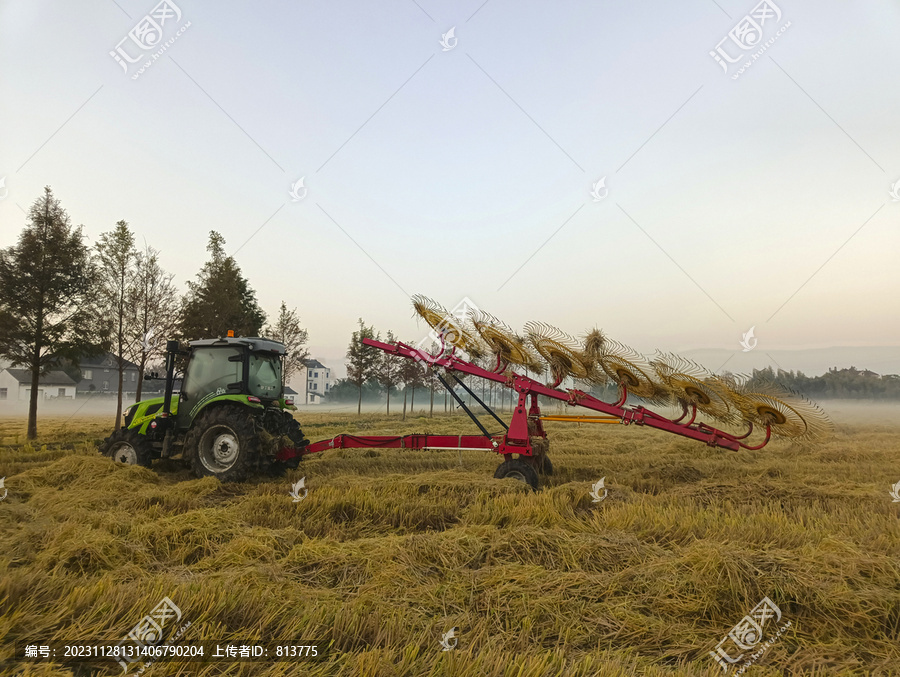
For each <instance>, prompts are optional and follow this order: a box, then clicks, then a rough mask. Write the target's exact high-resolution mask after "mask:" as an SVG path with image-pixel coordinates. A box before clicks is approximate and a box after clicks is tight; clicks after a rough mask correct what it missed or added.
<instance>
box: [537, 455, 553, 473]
mask: <svg viewBox="0 0 900 677" xmlns="http://www.w3.org/2000/svg"><path fill="white" fill-rule="evenodd" d="M534 464H535V466H536V467H537V471H538V472H539V473H540V474H541V475H552V474H553V464H552V463H551V462H550V458H549V457H547V456H538V457H537V458H536V459H535V463H534Z"/></svg>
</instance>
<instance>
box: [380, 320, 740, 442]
mask: <svg viewBox="0 0 900 677" xmlns="http://www.w3.org/2000/svg"><path fill="white" fill-rule="evenodd" d="M363 343H365V344H366V345H369V346H372V347H373V348H378V349H379V350H383V351H384V352H386V353H392V354H395V355H399V356H401V357H406V358H409V359H416V360H420V361H427V362H429V363H430V364H432V365H433V366H438V367H443V368H445V369H449V370H455V371H459V372H462V373H464V374H472V375H473V376H478V377H479V378H486V379H488V380H490V381H495V382H497V383H502V384H503V385H505V386H506V387H508V388H509V387H512V388H514V389H515V390H516V392H518V393H519V402H518V405H517V406H516V409H515V411H514V412H513V419H512V422H511V423H510V427H509V432H508V433H507V435H506V440H505V444H502V445H500V448H499V449H498V451H499V452H500V453H504V454H506V453H520V454H521V453H524V454H525V455H530V453H531V449H530V444H529V443H528V427H527V414H526V413H525V402H526V397H527V395H532V396H536V395H543V396H544V397H548V398H550V399H554V400H559V401H561V402H565V403H567V404H569V405H571V406H579V407H585V408H586V409H591V410H593V411H599V412H602V413H604V414H609V415H612V416H617V417H619V418H621V419H622V423H624V424H625V425H629V424H636V425H646V426H649V427H651V428H656V429H657V430H665V431H666V432H671V433H675V434H676V435H681V436H682V437H688V438H691V439H695V440H698V441H700V442H705V443H706V444H707V445H709V446H711V447H722V448H725V449H731V450H732V451H738V450H739V449H740V448H741V447H746V445H744V444H741V443H740V442H739V441H738V440H737V439H735V438H734V436H732V435H729V434H728V433H726V432H723V431H721V430H717V429H715V428H711V427H709V426H705V425H704V426H702V427H701V425H700V424H694V423H691V424H679V423H675V422H673V421H671V420H669V419H667V418H665V417H663V416H661V415H659V414H657V413H655V412H653V411H650V410H649V409H645V408H644V407H641V406H638V407H633V408H625V407H622V406H620V405H616V404H609V403H607V402H603V401H601V400H598V399H597V398H596V397H593V396H591V395H588V394H587V393H585V392H583V391H581V390H577V389H569V390H565V391H564V390H557V389H556V388H551V387H549V386H546V385H544V384H543V383H540V382H538V381H535V380H534V379H531V378H528V377H527V376H522V375H519V374H511V375H509V376H507V375H504V374H496V373H494V372H491V371H487V370H486V369H483V368H481V367H479V366H477V365H474V364H471V363H469V362H466V361H465V360H461V359H459V358H458V357H456V356H455V355H452V354H451V355H448V356H434V355H429V354H428V353H424V352H422V351H420V350H418V349H416V348H412V347H410V346H408V345H406V344H404V343H396V344H391V343H383V342H381V341H376V340H374V339H369V338H365V339H363ZM518 419H521V420H518ZM522 447H526V448H527V450H526V451H524V452H523V450H522Z"/></svg>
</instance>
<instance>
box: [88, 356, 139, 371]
mask: <svg viewBox="0 0 900 677" xmlns="http://www.w3.org/2000/svg"><path fill="white" fill-rule="evenodd" d="M78 366H79V367H80V368H81V369H118V368H119V358H118V357H116V356H115V355H113V354H112V353H104V354H103V355H97V356H95V357H82V358H81V359H80V360H78ZM137 368H138V366H137V365H136V364H135V363H134V362H130V361H129V360H125V369H137Z"/></svg>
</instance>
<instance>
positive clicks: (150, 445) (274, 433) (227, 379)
mask: <svg viewBox="0 0 900 677" xmlns="http://www.w3.org/2000/svg"><path fill="white" fill-rule="evenodd" d="M229 334H231V332H229ZM284 354H285V350H284V345H283V344H282V343H279V342H277V341H270V340H268V339H261V338H235V337H233V336H229V337H227V338H220V339H209V340H203V341H191V342H190V343H188V344H187V345H186V346H185V345H184V344H181V343H179V342H178V341H167V342H166V374H165V381H166V383H165V391H164V392H165V394H164V396H163V397H157V398H154V399H149V400H143V401H142V402H137V403H135V404H133V405H131V406H130V407H128V409H126V410H125V421H124V425H123V426H122V427H121V428H119V429H118V430H116V431H115V432H114V433H113V434H112V435H110V436H109V437H107V438H106V439H105V440H104V441H103V443H102V444H101V445H100V453H101V454H103V455H105V456H109V457H110V458H112V459H114V460H116V461H119V462H122V463H128V464H132V465H142V466H145V467H150V464H151V462H152V461H153V460H154V459H157V458H169V457H174V456H177V455H179V454H180V455H181V457H182V459H183V460H184V461H186V462H188V463H189V464H190V466H191V467H192V468H193V470H194V473H195V474H196V475H197V476H198V477H205V476H213V477H217V478H219V479H220V480H222V481H226V482H238V481H241V480H243V479H245V478H246V477H247V476H248V475H249V474H250V473H251V472H254V471H263V472H269V473H273V474H280V473H283V472H284V471H285V470H287V469H289V468H296V467H297V466H298V465H299V461H300V458H301V453H302V451H303V449H304V448H305V447H306V446H307V445H308V444H309V440H307V439H305V438H304V436H303V432H302V430H301V429H300V424H299V423H297V421H296V419H294V417H293V415H292V413H291V412H292V411H294V410H296V407H294V406H293V402H292V401H291V400H286V399H285V397H284V388H283V386H282V382H281V374H282V369H283V360H284ZM180 358H184V365H185V366H184V378H183V379H182V385H181V389H180V392H178V393H175V392H174V386H175V378H176V375H175V367H176V362H180Z"/></svg>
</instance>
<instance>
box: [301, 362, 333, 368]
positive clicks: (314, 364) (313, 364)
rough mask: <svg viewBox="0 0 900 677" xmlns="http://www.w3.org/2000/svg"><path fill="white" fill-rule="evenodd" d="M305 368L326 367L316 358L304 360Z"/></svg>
mask: <svg viewBox="0 0 900 677" xmlns="http://www.w3.org/2000/svg"><path fill="white" fill-rule="evenodd" d="M306 368H307V369H328V367H326V366H325V365H324V364H322V363H321V362H319V361H318V360H306Z"/></svg>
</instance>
